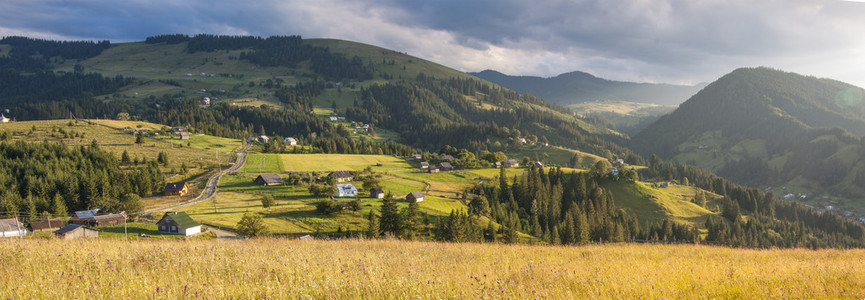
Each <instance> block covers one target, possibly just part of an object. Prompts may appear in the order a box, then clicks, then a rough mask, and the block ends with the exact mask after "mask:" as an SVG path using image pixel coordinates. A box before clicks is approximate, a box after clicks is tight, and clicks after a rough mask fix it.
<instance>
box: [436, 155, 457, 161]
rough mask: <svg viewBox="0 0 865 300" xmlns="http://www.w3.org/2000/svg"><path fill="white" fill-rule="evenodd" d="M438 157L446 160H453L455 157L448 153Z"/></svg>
mask: <svg viewBox="0 0 865 300" xmlns="http://www.w3.org/2000/svg"><path fill="white" fill-rule="evenodd" d="M439 158H440V159H442V160H446V161H454V159H455V158H454V156H453V155H450V154H445V155H442V156H439Z"/></svg>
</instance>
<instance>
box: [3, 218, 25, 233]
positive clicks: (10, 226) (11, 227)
mask: <svg viewBox="0 0 865 300" xmlns="http://www.w3.org/2000/svg"><path fill="white" fill-rule="evenodd" d="M24 228H25V227H24V224H21V222H18V219H16V218H11V219H0V231H18V230H20V229H24Z"/></svg>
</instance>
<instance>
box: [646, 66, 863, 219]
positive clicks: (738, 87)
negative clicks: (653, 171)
mask: <svg viewBox="0 0 865 300" xmlns="http://www.w3.org/2000/svg"><path fill="white" fill-rule="evenodd" d="M862 95H863V90H862V89H861V88H858V87H855V86H852V85H849V84H845V83H842V82H838V81H835V80H829V79H817V78H814V77H806V76H802V75H798V74H794V73H786V72H781V71H777V70H772V69H768V68H756V69H738V70H735V71H733V72H732V73H730V74H728V75H725V76H724V77H722V78H720V79H718V80H717V81H715V82H713V83H712V84H710V85H709V86H707V87H706V88H705V89H703V90H702V91H700V92H699V93H697V94H696V95H694V97H692V98H691V99H689V100H688V101H687V102H685V103H683V104H682V105H680V106H679V108H678V109H676V110H675V111H674V112H673V113H671V114H670V115H667V116H664V117H662V118H661V119H660V120H658V121H657V122H655V123H654V124H652V125H651V126H649V127H648V128H647V129H645V130H644V131H642V132H640V133H639V134H637V135H636V136H635V137H634V138H633V140H632V141H631V142H632V146H633V148H634V149H636V150H637V151H638V152H641V153H643V154H644V155H650V154H658V155H659V156H661V157H662V158H665V159H673V160H677V161H680V162H687V163H690V164H694V165H697V166H700V167H703V168H707V169H710V170H712V171H714V172H716V173H718V174H719V175H721V176H724V177H727V178H730V179H732V180H734V181H736V182H739V183H742V184H746V185H750V186H755V187H756V186H764V187H765V186H780V187H782V191H778V192H777V193H783V194H788V193H797V194H799V193H801V194H806V195H810V196H811V197H810V199H814V198H817V197H814V196H817V195H826V196H827V197H830V198H834V197H835V196H837V195H845V196H848V197H860V196H862V195H865V190H863V189H862V188H861V187H860V186H862V184H863V183H865V169H863V167H865V161H863V155H862V154H863V153H865V147H863V145H862V139H861V138H859V137H857V136H854V134H855V135H861V134H863V133H865V118H863V116H865V114H863V113H865V103H863V98H862ZM851 133H853V134H851ZM783 187H789V189H788V190H783ZM797 197H798V196H797ZM806 199H809V198H808V197H806ZM822 200H824V199H821V202H818V203H815V204H820V205H826V203H823V202H822ZM826 200H827V201H828V199H826ZM857 206H858V205H857Z"/></svg>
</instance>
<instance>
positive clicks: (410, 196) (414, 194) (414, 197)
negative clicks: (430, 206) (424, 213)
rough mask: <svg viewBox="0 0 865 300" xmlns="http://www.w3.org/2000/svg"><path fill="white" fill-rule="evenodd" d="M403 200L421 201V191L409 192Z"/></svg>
mask: <svg viewBox="0 0 865 300" xmlns="http://www.w3.org/2000/svg"><path fill="white" fill-rule="evenodd" d="M405 200H406V201H408V202H423V193H421V192H411V193H408V195H406V196H405Z"/></svg>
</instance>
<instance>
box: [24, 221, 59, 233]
mask: <svg viewBox="0 0 865 300" xmlns="http://www.w3.org/2000/svg"><path fill="white" fill-rule="evenodd" d="M64 225H66V222H64V221H63V220H60V219H47V220H38V221H30V231H32V232H39V231H51V230H57V229H60V228H61V227H63V226H64Z"/></svg>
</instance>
